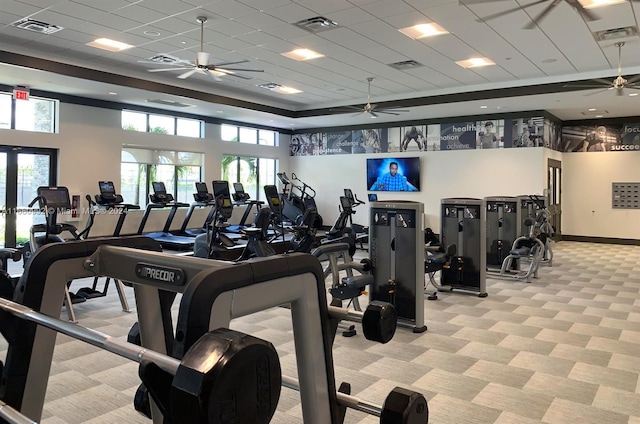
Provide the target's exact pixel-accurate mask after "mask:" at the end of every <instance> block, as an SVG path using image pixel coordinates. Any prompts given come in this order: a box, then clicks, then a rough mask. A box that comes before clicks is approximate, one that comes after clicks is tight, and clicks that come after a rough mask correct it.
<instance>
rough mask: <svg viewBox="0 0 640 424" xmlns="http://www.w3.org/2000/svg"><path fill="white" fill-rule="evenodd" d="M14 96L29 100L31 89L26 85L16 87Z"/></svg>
mask: <svg viewBox="0 0 640 424" xmlns="http://www.w3.org/2000/svg"><path fill="white" fill-rule="evenodd" d="M13 98H14V99H16V100H29V90H28V89H26V88H25V87H16V88H14V89H13Z"/></svg>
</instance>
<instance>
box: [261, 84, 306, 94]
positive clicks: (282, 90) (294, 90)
mask: <svg viewBox="0 0 640 424" xmlns="http://www.w3.org/2000/svg"><path fill="white" fill-rule="evenodd" d="M258 87H260V88H266V89H267V90H271V91H277V92H279V93H283V94H297V93H302V91H301V90H298V89H297V88H293V87H287V86H284V85H280V84H278V83H275V82H267V83H264V84H259V85H258Z"/></svg>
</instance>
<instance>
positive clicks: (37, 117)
mask: <svg viewBox="0 0 640 424" xmlns="http://www.w3.org/2000/svg"><path fill="white" fill-rule="evenodd" d="M57 109H58V101H57V100H53V99H45V98H41V97H34V96H30V97H29V100H15V99H14V98H13V96H12V95H11V94H9V93H0V128H3V129H13V130H21V131H34V132H46V133H53V132H56V130H57V129H56V114H57Z"/></svg>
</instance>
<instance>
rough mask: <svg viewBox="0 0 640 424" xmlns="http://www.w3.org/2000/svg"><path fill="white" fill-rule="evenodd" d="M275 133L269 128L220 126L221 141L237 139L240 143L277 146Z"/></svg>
mask: <svg viewBox="0 0 640 424" xmlns="http://www.w3.org/2000/svg"><path fill="white" fill-rule="evenodd" d="M276 134H277V133H276V132H275V131H269V130H257V129H255V128H245V127H236V126H233V125H225V124H222V125H221V126H220V138H222V141H239V142H240V143H248V144H261V145H264V146H277V145H278V143H277V138H276Z"/></svg>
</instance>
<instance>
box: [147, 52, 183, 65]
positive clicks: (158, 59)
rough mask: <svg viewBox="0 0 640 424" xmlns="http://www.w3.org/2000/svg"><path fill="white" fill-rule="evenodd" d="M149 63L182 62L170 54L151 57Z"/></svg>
mask: <svg viewBox="0 0 640 424" xmlns="http://www.w3.org/2000/svg"><path fill="white" fill-rule="evenodd" d="M147 60H148V61H149V62H156V63H169V64H171V63H176V62H180V59H179V58H177V57H174V56H170V55H168V54H157V55H155V56H151V57H150V58H149V59H147Z"/></svg>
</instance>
